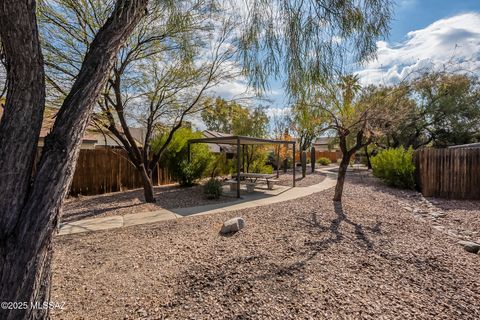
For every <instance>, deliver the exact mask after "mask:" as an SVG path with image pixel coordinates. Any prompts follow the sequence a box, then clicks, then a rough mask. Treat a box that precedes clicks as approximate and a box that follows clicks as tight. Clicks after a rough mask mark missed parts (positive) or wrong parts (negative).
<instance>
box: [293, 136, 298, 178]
mask: <svg viewBox="0 0 480 320" xmlns="http://www.w3.org/2000/svg"><path fill="white" fill-rule="evenodd" d="M295 156H296V154H295V142H294V143H293V186H294V187H295V170H296V169H297V168H296V163H295Z"/></svg>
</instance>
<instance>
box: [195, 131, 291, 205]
mask: <svg viewBox="0 0 480 320" xmlns="http://www.w3.org/2000/svg"><path fill="white" fill-rule="evenodd" d="M193 143H215V144H229V145H236V147H237V152H236V158H237V172H236V175H235V179H234V180H230V181H229V184H230V186H231V188H232V189H233V188H236V191H237V198H240V183H241V181H242V178H243V179H246V180H247V181H248V182H247V190H250V191H253V189H252V188H254V187H255V184H256V183H257V181H258V182H260V181H262V182H266V184H267V186H268V189H270V188H273V183H274V182H275V175H273V174H262V173H249V172H242V168H245V166H244V162H245V159H244V158H243V157H240V155H241V154H242V147H244V146H247V145H285V146H286V147H287V149H288V146H290V145H292V150H293V159H295V152H296V150H295V145H296V144H295V141H289V140H273V139H263V138H254V137H245V136H221V137H212V138H199V139H191V140H189V141H188V161H190V160H191V159H190V158H191V154H190V145H191V144H193ZM276 156H277V164H278V163H279V162H280V161H279V160H280V154H279V152H277V155H276ZM278 175H279V166H278V165H277V173H276V177H277V178H278ZM235 184H236V186H235ZM292 186H293V187H295V166H294V170H292Z"/></svg>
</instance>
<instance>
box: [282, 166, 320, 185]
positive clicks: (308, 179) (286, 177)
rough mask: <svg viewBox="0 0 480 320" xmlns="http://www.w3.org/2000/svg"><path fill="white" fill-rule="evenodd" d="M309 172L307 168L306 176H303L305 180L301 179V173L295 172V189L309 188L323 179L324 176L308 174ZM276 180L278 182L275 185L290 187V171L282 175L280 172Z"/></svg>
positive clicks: (315, 173) (316, 173)
mask: <svg viewBox="0 0 480 320" xmlns="http://www.w3.org/2000/svg"><path fill="white" fill-rule="evenodd" d="M309 170H310V168H307V175H306V176H305V178H302V171H299V170H297V172H296V173H295V185H296V186H297V187H310V186H313V185H314V184H318V183H320V182H322V181H323V180H324V179H325V176H324V175H321V174H320V173H318V172H314V173H312V172H311V171H310V172H308V171H309ZM278 180H279V181H278V182H275V184H277V185H280V186H287V187H290V186H291V185H292V180H293V177H292V172H291V170H290V171H288V172H287V173H283V172H282V171H280V175H279V177H278Z"/></svg>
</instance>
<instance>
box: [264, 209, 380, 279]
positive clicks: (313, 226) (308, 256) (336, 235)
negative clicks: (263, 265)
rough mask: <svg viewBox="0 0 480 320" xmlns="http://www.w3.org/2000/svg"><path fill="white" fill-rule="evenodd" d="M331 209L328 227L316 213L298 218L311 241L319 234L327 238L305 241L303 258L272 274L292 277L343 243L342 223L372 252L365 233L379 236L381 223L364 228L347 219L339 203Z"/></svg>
mask: <svg viewBox="0 0 480 320" xmlns="http://www.w3.org/2000/svg"><path fill="white" fill-rule="evenodd" d="M333 208H334V212H335V214H336V217H335V218H334V219H333V220H331V221H330V225H329V226H324V225H323V224H322V223H321V222H319V220H318V217H317V213H316V212H312V214H311V219H304V218H300V220H301V221H303V222H304V223H305V225H306V226H307V227H308V228H309V233H310V234H312V239H315V237H316V236H318V235H319V234H325V233H327V234H328V235H329V237H328V238H326V239H322V240H306V241H305V246H306V247H307V251H306V252H304V253H303V254H302V255H303V256H304V258H303V259H301V260H299V261H297V262H295V263H292V264H290V265H287V266H285V265H284V266H276V270H272V271H273V273H274V274H276V275H280V276H283V275H293V274H294V273H296V272H299V271H301V269H303V268H304V267H305V266H306V264H307V263H308V262H309V261H310V260H312V259H314V258H315V257H317V255H318V254H320V253H321V252H323V251H325V250H327V249H328V248H329V247H331V246H332V245H334V244H338V243H341V242H342V241H344V240H345V239H346V237H345V235H344V234H343V233H342V232H341V231H340V227H341V225H342V224H344V223H345V224H348V225H351V226H352V227H353V228H354V233H355V237H356V240H357V242H358V243H359V244H360V245H361V246H362V247H363V248H365V250H367V251H373V250H374V243H373V241H371V240H370V239H369V237H368V235H367V233H372V234H381V233H382V231H381V222H377V223H376V224H375V225H374V226H372V227H365V226H363V225H362V224H360V223H356V222H354V221H352V220H351V219H350V218H348V216H347V215H346V214H345V212H344V211H343V207H342V203H341V202H334V203H333Z"/></svg>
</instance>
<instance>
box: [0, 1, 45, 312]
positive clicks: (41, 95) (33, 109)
mask: <svg viewBox="0 0 480 320" xmlns="http://www.w3.org/2000/svg"><path fill="white" fill-rule="evenodd" d="M0 38H1V39H2V43H3V47H4V54H5V57H6V62H7V78H8V87H7V97H6V98H7V100H6V104H5V107H4V113H3V117H2V119H1V121H0V168H1V170H2V172H1V173H0V226H1V227H0V243H2V242H4V241H5V239H6V237H8V235H9V234H10V233H11V232H12V229H13V227H14V226H15V224H16V223H17V219H18V217H19V212H20V210H21V209H22V207H23V204H24V202H25V199H26V196H27V190H28V188H29V185H30V179H31V170H32V167H33V161H34V158H35V152H36V150H37V144H38V136H39V134H40V128H41V125H42V119H43V110H44V106H45V82H44V68H43V57H42V53H41V50H40V41H39V40H38V30H37V24H36V17H35V2H34V1H33V0H32V1H18V0H5V1H2V3H1V5H0ZM22 124H23V125H22ZM0 250H1V246H0ZM1 254H2V252H0V256H1ZM0 318H1V317H0Z"/></svg>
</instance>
